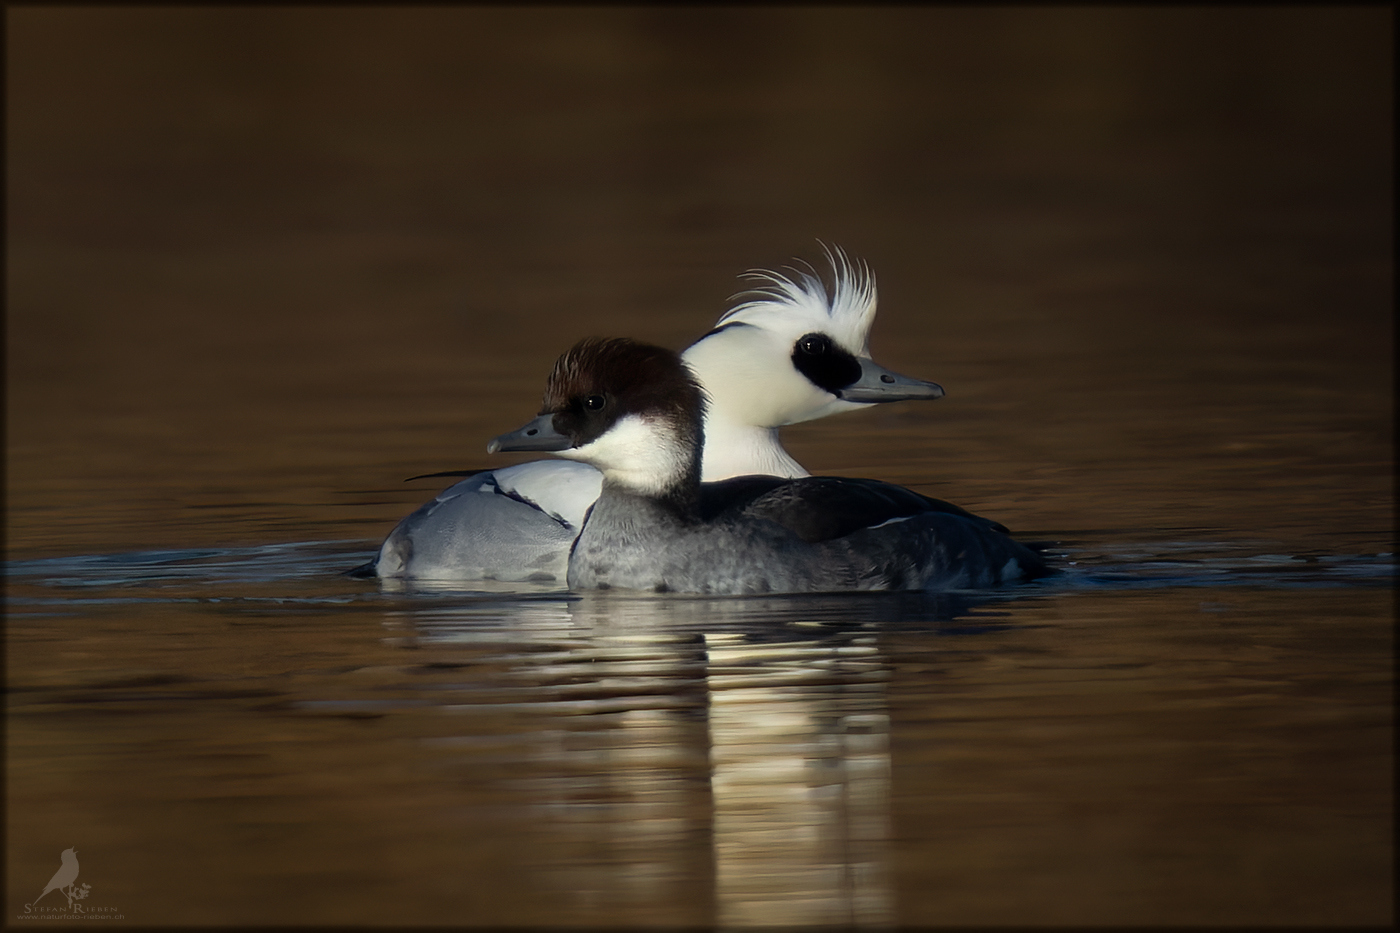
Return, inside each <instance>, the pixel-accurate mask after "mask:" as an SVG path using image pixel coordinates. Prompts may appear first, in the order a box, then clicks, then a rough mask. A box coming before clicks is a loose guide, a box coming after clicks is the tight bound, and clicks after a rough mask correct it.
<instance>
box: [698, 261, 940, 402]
mask: <svg viewBox="0 0 1400 933" xmlns="http://www.w3.org/2000/svg"><path fill="white" fill-rule="evenodd" d="M826 255H827V260H828V262H829V263H830V264H831V269H832V288H831V291H830V292H829V293H828V291H827V289H826V286H825V284H824V283H823V282H822V280H821V279H820V278H818V277H817V276H816V275H815V274H814V273H813V272H810V271H803V270H801V269H790V270H789V271H790V272H792V275H791V276H788V275H784V274H782V273H780V272H769V271H762V270H756V271H753V272H749V273H747V275H746V277H747V278H751V279H754V280H757V281H758V282H760V283H761V284H760V285H758V286H757V287H756V288H754V289H752V290H750V291H747V292H744V293H741V295H739V296H737V297H746V296H747V297H748V300H747V301H744V302H743V303H741V304H739V305H736V306H735V307H734V308H732V309H731V310H730V311H729V312H728V313H727V314H725V315H724V316H723V317H721V318H720V319H719V322H718V324H717V325H716V327H715V329H714V330H712V331H710V332H709V333H708V334H706V335H705V336H704V337H701V338H700V339H699V340H697V341H696V342H695V343H694V344H692V345H691V346H690V348H689V349H687V350H686V351H685V353H684V354H683V357H684V359H685V361H686V363H688V364H689V365H690V367H691V369H692V370H694V372H695V374H696V376H697V377H698V378H699V380H700V383H701V385H703V386H704V387H705V391H706V394H707V395H708V396H709V398H710V406H709V414H708V417H707V421H706V424H707V426H708V425H710V424H711V423H712V422H714V421H722V422H729V423H732V424H738V425H747V426H752V427H756V428H777V427H781V426H782V425H786V424H796V423H798V422H800V421H811V420H812V419H814V418H824V417H826V416H827V415H833V414H836V413H837V412H842V411H853V410H855V409H858V408H864V407H866V406H868V405H870V404H873V403H876V402H885V401H900V400H904V399H917V398H926V399H932V398H939V397H940V396H942V395H943V390H942V388H940V387H939V386H937V385H935V384H934V383H931V382H924V381H922V380H919V379H911V378H909V377H907V376H900V375H898V374H897V373H891V372H889V371H888V370H885V369H883V368H881V367H880V366H878V365H876V364H875V362H874V361H873V360H872V359H871V358H870V326H871V325H872V324H873V323H874V321H875V306H876V301H877V295H876V291H875V278H874V276H873V275H871V273H870V269H869V268H868V267H867V266H866V265H865V264H864V263H863V262H860V261H856V262H854V263H853V262H852V261H851V260H850V259H848V258H847V256H846V254H845V253H844V252H842V251H841V249H840V248H839V247H836V248H832V249H828V250H826Z"/></svg>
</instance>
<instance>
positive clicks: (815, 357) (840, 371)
mask: <svg viewBox="0 0 1400 933" xmlns="http://www.w3.org/2000/svg"><path fill="white" fill-rule="evenodd" d="M792 365H793V366H796V367H797V371H798V372H800V373H801V374H802V375H804V376H806V377H807V378H808V379H809V380H810V381H811V382H812V384H813V385H815V386H817V387H819V388H821V389H824V390H826V391H827V392H830V393H831V394H832V395H835V394H836V393H837V392H839V391H840V390H842V389H844V388H845V387H846V386H848V385H850V384H851V383H853V382H855V381H857V380H858V379H860V361H859V360H857V359H856V358H855V355H854V354H852V353H849V352H847V351H846V350H843V349H841V347H839V346H837V345H836V341H834V340H832V339H831V338H830V337H828V336H827V335H826V334H816V333H813V334H803V335H802V336H801V337H798V338H797V342H796V343H794V344H793V345H792Z"/></svg>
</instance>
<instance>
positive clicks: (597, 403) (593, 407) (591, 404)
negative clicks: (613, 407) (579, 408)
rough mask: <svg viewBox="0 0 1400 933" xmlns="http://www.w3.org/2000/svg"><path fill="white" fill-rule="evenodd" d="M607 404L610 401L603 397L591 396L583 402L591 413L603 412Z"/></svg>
mask: <svg viewBox="0 0 1400 933" xmlns="http://www.w3.org/2000/svg"><path fill="white" fill-rule="evenodd" d="M607 403H608V400H607V399H605V398H603V396H601V395H590V396H588V398H586V399H584V400H583V407H584V408H587V409H588V410H589V411H602V410H603V406H604V405H606V404H607Z"/></svg>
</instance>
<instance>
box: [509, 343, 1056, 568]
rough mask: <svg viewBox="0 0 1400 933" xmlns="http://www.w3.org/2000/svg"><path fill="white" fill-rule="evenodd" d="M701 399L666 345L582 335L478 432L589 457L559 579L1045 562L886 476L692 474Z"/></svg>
mask: <svg viewBox="0 0 1400 933" xmlns="http://www.w3.org/2000/svg"><path fill="white" fill-rule="evenodd" d="M704 411H705V396H704V393H703V391H702V389H701V387H700V385H699V383H698V382H697V380H696V379H695V377H694V375H693V373H692V372H691V370H690V369H689V368H688V367H687V365H686V363H685V361H684V360H683V359H682V358H681V357H680V356H679V355H678V354H676V353H674V352H672V351H670V350H665V349H663V348H661V347H654V346H649V345H647V344H642V343H638V342H636V341H632V340H628V339H626V338H589V339H587V340H584V341H582V342H580V343H579V344H577V345H576V346H574V348H573V349H571V350H570V351H569V352H568V353H566V354H564V355H563V356H562V357H560V359H559V361H558V363H556V364H555V367H554V371H553V373H552V374H551V375H550V378H549V383H548V386H547V388H546V391H545V402H544V409H543V412H542V413H541V414H540V415H539V417H537V418H536V419H535V420H533V421H531V422H530V423H529V424H527V425H525V426H524V427H522V428H520V429H519V430H517V431H514V432H511V433H509V434H505V435H502V436H500V437H498V438H496V439H495V440H493V441H492V442H491V444H490V445H489V446H488V448H487V449H488V451H490V452H496V451H505V450H547V451H552V452H554V453H556V454H557V455H559V456H561V457H566V458H570V459H573V460H578V461H582V462H585V463H589V464H591V465H592V466H594V467H596V468H597V469H598V470H599V471H600V472H601V474H602V488H601V494H600V495H599V497H598V500H597V502H596V503H594V505H593V507H592V509H591V510H590V511H589V513H588V516H587V518H586V520H585V521H584V524H583V528H582V530H581V532H580V533H579V535H578V538H577V540H576V541H575V542H574V545H573V548H572V551H571V553H570V556H569V562H568V583H569V587H570V588H571V589H576V590H595V589H611V588H621V589H629V590H648V591H652V592H676V593H698V594H713V595H741V594H753V593H813V592H835V591H843V590H950V589H966V588H978V589H980V588H986V587H993V586H1000V585H1002V584H1006V583H1014V582H1019V581H1023V580H1029V579H1033V578H1035V577H1038V576H1042V575H1044V574H1046V573H1047V572H1049V569H1048V567H1047V566H1046V564H1045V562H1044V560H1043V558H1042V557H1041V556H1040V555H1039V554H1038V553H1037V552H1036V551H1035V550H1033V549H1031V548H1029V547H1026V546H1025V545H1023V544H1020V543H1019V542H1017V541H1015V540H1014V539H1012V538H1011V537H1010V535H1009V534H1007V532H1006V529H1005V528H1003V527H1002V526H1000V525H998V524H997V523H996V522H993V521H990V520H988V519H984V518H979V517H978V516H975V515H972V514H970V513H968V512H965V511H964V510H962V509H960V508H958V507H957V506H954V505H951V504H949V503H946V502H941V501H939V500H936V499H930V498H928V497H926V496H922V495H920V494H918V493H915V492H912V491H911V490H908V489H905V488H904V487H901V486H895V485H893V484H890V483H882V482H879V481H876V480H868V479H849V478H843V477H813V476H806V477H798V478H784V477H771V476H743V477H737V478H733V479H730V480H727V481H724V482H718V483H702V482H701V473H702V471H701V463H702V460H703V454H704V447H705V433H704V425H705V417H704Z"/></svg>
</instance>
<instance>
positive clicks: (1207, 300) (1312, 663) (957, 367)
mask: <svg viewBox="0 0 1400 933" xmlns="http://www.w3.org/2000/svg"><path fill="white" fill-rule="evenodd" d="M6 16H7V32H6V37H7V42H8V47H7V64H8V71H7V94H8V97H7V120H8V123H7V146H8V149H7V166H8V176H7V183H8V187H7V204H6V206H7V221H8V230H7V234H8V236H7V263H8V265H7V289H8V291H7V318H6V327H7V330H6V425H7V435H6V441H7V446H6V566H5V573H6V578H5V579H6V599H7V603H6V609H7V630H6V683H7V687H8V694H7V695H8V699H9V703H8V707H7V713H8V719H7V729H6V743H7V744H6V751H7V758H6V766H7V771H6V778H7V780H6V793H7V798H6V802H7V838H6V856H7V858H6V864H7V869H6V872H7V874H6V881H7V900H6V904H5V909H6V910H7V911H8V914H7V916H9V917H19V916H22V915H24V911H25V905H26V904H27V903H32V900H33V899H34V898H35V897H37V896H38V895H39V893H40V891H42V890H43V887H44V884H45V882H46V880H47V879H48V878H49V877H50V876H51V875H52V874H53V873H54V871H55V870H57V868H58V867H59V853H60V852H62V851H63V850H64V849H66V848H69V847H74V848H76V849H77V851H78V858H79V860H80V863H81V874H80V876H79V881H80V882H82V883H87V884H89V885H90V886H91V892H90V896H89V897H88V898H86V899H85V900H83V901H79V902H78V903H79V904H80V905H84V904H85V905H87V906H88V907H92V908H96V907H109V908H117V909H118V910H119V911H120V914H121V916H122V917H123V918H124V920H125V921H130V922H135V923H139V924H162V923H166V924H186V925H188V924H201V923H208V924H214V923H218V924H225V925H227V924H244V923H249V924H251V923H306V924H324V923H336V922H346V923H369V924H383V925H389V924H408V923H415V924H453V925H463V924H473V923H476V924H487V925H506V924H520V925H533V926H544V927H554V926H570V927H573V926H590V925H597V926H608V927H611V926H617V925H635V926H645V927H656V926H668V925H686V926H698V925H716V924H718V925H724V926H754V925H768V924H777V925H782V926H786V927H793V926H804V925H810V924H825V925H855V926H876V927H878V926H891V925H898V926H920V925H934V924H969V925H971V924H1006V925H1023V924H1036V923H1055V924H1061V925H1080V924H1089V923H1102V924H1114V925H1119V924H1126V923H1139V924H1140V923H1149V924H1188V923H1210V924H1234V923H1239V924H1252V925H1274V924H1284V923H1306V924H1317V925H1333V924H1346V923H1358V924H1375V925H1383V924H1388V923H1390V922H1391V921H1392V920H1393V884H1392V874H1393V865H1394V860H1393V842H1394V838H1393V825H1394V824H1393V791H1392V788H1393V766H1394V765H1393V731H1392V730H1393V712H1392V701H1393V662H1392V658H1393V647H1394V644H1393V633H1392V621H1393V610H1394V605H1393V595H1392V585H1393V569H1394V560H1393V550H1394V533H1393V505H1394V496H1393V470H1394V456H1393V448H1392V443H1393V430H1392V425H1393V398H1392V396H1393V393H1392V389H1393V381H1392V380H1393V371H1392V362H1391V360H1392V346H1391V343H1392V335H1393V328H1392V314H1391V309H1392V265H1391V263H1392V260H1391V256H1392V245H1393V244H1392V236H1391V216H1390V211H1391V204H1392V197H1391V194H1392V189H1391V170H1392V165H1391V156H1392V143H1391V134H1392V109H1391V90H1390V88H1391V77H1392V76H1391V69H1392V65H1391V49H1390V37H1391V35H1392V29H1391V13H1390V11H1389V10H1384V9H1379V8H1377V9H1351V10H1341V11H1330V10H1322V9H1316V10H1315V9H1309V8H1280V9H1258V10H1256V9H1253V8H1250V9H1238V10H1225V11H1198V10H1184V9H1183V10H1175V9H1150V10H1114V9H1104V10H1044V11H1035V10H1011V9H995V10H985V11H983V10H971V9H968V10H963V9H942V8H930V9H913V8H911V9H902V8H901V9H885V10H872V11H861V10H854V9H852V10H846V9H836V8H831V9H827V8H821V9H814V10H804V9H799V8H788V7H775V8H772V9H761V10H753V11H737V10H735V11H719V12H709V11H702V10H660V9H658V10H650V9H648V10H627V9H598V10H593V9H582V8H581V9H577V10H550V9H544V8H540V9H529V10H519V11H517V10H508V9H504V8H501V9H496V8H489V9H476V8H460V9H458V8H432V9H423V10H409V11H397V10H388V9H384V10H380V9H374V8H354V9H344V10H340V9H331V8H324V9H322V8H308V9H290V8H289V9H252V10H233V9H229V10H215V9H193V8H191V9H175V8H170V9H166V8H161V9H150V10H137V9H95V8H94V9H82V8H66V7H65V8H55V9H39V8H16V9H11V10H7V14H6ZM819 236H820V237H822V238H824V239H826V240H828V241H831V242H835V243H838V244H840V245H842V246H844V247H845V248H847V249H848V250H850V251H851V252H852V253H853V254H855V255H858V256H861V257H864V258H865V259H867V260H868V261H869V262H870V263H871V264H872V266H873V267H874V270H875V273H876V275H877V277H878V279H879V283H880V295H881V306H880V307H881V311H880V317H879V319H878V321H877V324H876V327H875V332H874V335H873V338H872V346H873V349H874V352H875V355H876V357H877V359H879V360H881V362H883V363H884V364H886V365H888V366H890V367H892V368H894V369H897V370H900V371H903V372H908V373H910V374H912V375H917V376H920V377H923V378H928V379H933V380H936V381H938V382H939V383H941V384H943V385H944V386H945V388H946V389H947V390H948V396H947V397H946V398H944V399H941V400H939V401H937V402H934V403H926V404H912V403H911V404H901V405H896V406H887V407H884V408H880V409H878V410H874V411H868V412H861V413H856V414H852V415H846V416H841V417H838V418H833V419H827V420H825V421H823V422H819V423H816V424H810V425H798V426H794V427H792V428H789V429H786V430H785V434H784V436H785V440H786V442H787V444H788V446H789V449H790V450H791V451H792V453H793V454H794V455H795V456H796V457H797V458H798V459H799V460H800V461H802V462H803V463H804V464H806V465H807V466H808V467H809V469H811V470H812V471H813V472H817V473H827V474H835V475H856V476H871V477H875V478H879V479H884V480H889V481H892V482H898V483H903V484H907V485H910V486H911V487H913V488H916V489H918V490H920V491H922V492H925V493H928V494H931V495H935V496H938V497H940V498H944V499H948V500H950V501H953V502H956V503H958V504H960V505H962V506H964V507H966V508H969V509H971V510H973V511H976V512H978V513H981V514H985V515H988V516H991V517H993V518H996V519H997V520H999V521H1002V522H1004V523H1006V524H1007V525H1009V526H1011V527H1012V528H1014V529H1015V530H1016V532H1017V533H1018V534H1019V535H1021V536H1022V537H1024V538H1026V539H1028V540H1038V541H1051V542H1055V544H1054V545H1053V551H1054V553H1055V554H1056V555H1057V561H1058V562H1059V565H1060V566H1061V568H1062V570H1063V572H1062V573H1061V574H1060V575H1059V576H1057V577H1056V578H1054V579H1051V580H1047V581H1044V582H1040V583H1037V584H1034V585H1030V586H1026V587H1022V588H1018V589H1015V590H1011V591H1005V592H1000V593H957V594H933V595H924V594H894V595H890V594H884V595H878V594H876V595H836V596H821V597H800V598H799V597H789V598H752V599H697V598H677V597H670V598H664V597H656V596H648V597H628V596H626V595H624V594H605V595H600V594H593V595H579V594H569V593H566V592H561V591H559V590H557V589H553V588H551V587H549V586H545V585H540V586H536V587H530V588H521V587H503V586H499V585H497V586H492V585H486V584H482V585H473V586H467V587H383V588H381V587H380V586H379V585H378V584H376V583H374V582H366V581H359V580H353V579H350V578H348V577H346V576H344V574H343V571H344V570H346V569H348V568H350V567H353V566H355V565H356V564H357V563H360V562H362V561H363V560H365V559H366V558H367V557H368V556H369V555H370V553H371V552H372V551H373V549H374V548H375V547H376V546H377V544H378V542H379V541H380V540H382V538H383V536H384V535H385V534H387V533H388V531H389V530H390V529H391V528H392V527H393V524H394V522H395V521H397V520H398V519H399V518H401V517H402V516H403V515H405V514H407V513H408V512H410V511H412V510H413V509H414V508H415V507H416V506H417V505H418V504H420V503H421V502H423V501H425V500H426V499H428V498H429V497H431V496H432V495H433V494H434V493H436V492H437V490H438V488H439V485H438V483H440V481H433V480H419V481H415V482H411V483H404V482H402V480H403V478H405V477H409V476H414V475H417V474H422V473H427V472H432V471H435V470H447V469H465V468H477V467H483V466H490V465H494V464H497V463H498V462H499V463H510V462H516V460H517V459H518V458H511V457H500V458H487V456H486V455H485V454H484V450H483V447H484V444H485V442H486V440H487V439H488V438H490V437H492V436H494V435H496V434H499V433H501V432H502V431H504V430H508V429H511V428H513V427H515V426H517V425H518V424H520V423H523V421H525V420H526V419H527V418H528V417H530V416H531V415H532V414H533V413H534V412H535V411H536V408H537V404H538V398H539V395H540V393H541V391H542V388H543V381H544V377H545V375H546V374H547V372H548V369H549V366H550V365H551V363H552V362H553V360H554V358H555V357H556V356H557V355H558V354H559V353H560V352H562V351H563V350H564V349H566V348H567V347H568V346H569V345H570V344H572V343H573V342H574V341H575V340H576V339H578V338H579V337H582V336H585V335H588V334H625V335H630V336H634V337H638V338H642V339H647V340H653V341H657V342H661V343H664V344H667V345H669V346H673V347H681V346H684V345H685V344H686V343H687V342H688V341H690V340H692V339H694V338H695V337H696V336H698V335H699V334H701V333H704V332H705V331H706V330H707V329H708V328H709V327H710V326H711V324H712V323H713V321H714V319H715V318H717V317H718V316H719V314H720V313H721V312H722V311H723V310H724V309H725V308H726V306H727V305H726V299H727V296H728V295H730V294H731V293H732V292H734V291H735V290H737V288H738V287H739V283H738V282H737V281H736V276H737V275H738V274H739V273H740V272H742V271H743V270H745V269H748V268H751V267H754V266H776V265H780V264H782V263H784V262H788V261H791V259H792V257H794V256H800V257H805V258H808V259H816V258H817V257H818V255H819V251H818V247H817V246H816V241H815V238H816V237H819ZM66 904H67V901H66V899H65V898H64V897H63V896H62V895H60V894H58V893H52V892H51V893H50V894H48V895H47V896H46V897H45V900H44V901H43V902H42V903H41V906H49V907H54V908H58V907H66Z"/></svg>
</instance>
